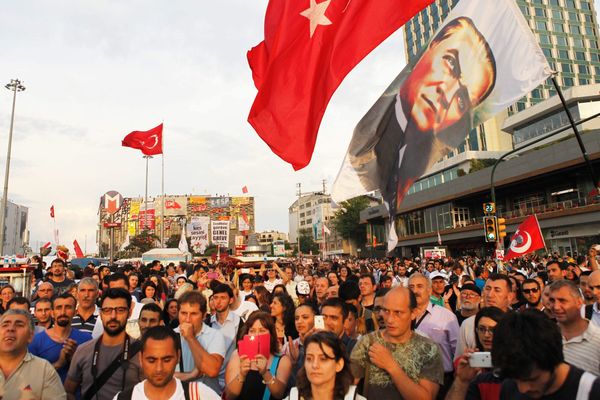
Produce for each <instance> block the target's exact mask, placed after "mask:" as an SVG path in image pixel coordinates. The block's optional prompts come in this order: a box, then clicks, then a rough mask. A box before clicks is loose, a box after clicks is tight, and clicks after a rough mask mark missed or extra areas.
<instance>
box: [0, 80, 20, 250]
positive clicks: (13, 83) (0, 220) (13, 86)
mask: <svg viewBox="0 0 600 400" xmlns="http://www.w3.org/2000/svg"><path fill="white" fill-rule="evenodd" d="M5 88H7V89H8V90H12V92H13V103H12V114H11V116H10V130H9V132H8V149H7V151H6V169H5V171H4V192H3V194H2V210H0V256H1V255H4V239H5V238H4V232H5V230H6V227H5V224H6V201H7V199H8V175H9V172H10V152H11V149H12V136H13V125H14V122H15V103H16V102H17V92H22V91H23V90H25V86H23V84H22V83H21V81H20V80H18V79H11V80H10V83H7V84H6V86H5Z"/></svg>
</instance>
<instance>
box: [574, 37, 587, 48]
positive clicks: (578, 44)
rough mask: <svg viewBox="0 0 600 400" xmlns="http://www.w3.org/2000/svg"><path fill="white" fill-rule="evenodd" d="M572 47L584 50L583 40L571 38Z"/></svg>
mask: <svg viewBox="0 0 600 400" xmlns="http://www.w3.org/2000/svg"><path fill="white" fill-rule="evenodd" d="M573 46H574V47H579V48H585V46H584V45H583V39H578V38H573Z"/></svg>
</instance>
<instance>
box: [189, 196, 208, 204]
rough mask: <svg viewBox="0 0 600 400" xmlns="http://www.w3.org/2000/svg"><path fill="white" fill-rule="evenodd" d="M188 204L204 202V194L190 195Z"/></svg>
mask: <svg viewBox="0 0 600 400" xmlns="http://www.w3.org/2000/svg"><path fill="white" fill-rule="evenodd" d="M189 204H193V205H198V204H206V197H204V196H191V197H190V199H189Z"/></svg>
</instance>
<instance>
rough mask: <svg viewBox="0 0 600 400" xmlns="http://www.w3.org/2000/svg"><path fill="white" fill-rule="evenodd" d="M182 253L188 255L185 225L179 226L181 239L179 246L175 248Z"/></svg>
mask: <svg viewBox="0 0 600 400" xmlns="http://www.w3.org/2000/svg"><path fill="white" fill-rule="evenodd" d="M177 247H178V248H179V250H181V252H182V253H189V252H190V249H189V247H188V242H187V238H186V237H185V225H182V226H181V237H180V238H179V246H177Z"/></svg>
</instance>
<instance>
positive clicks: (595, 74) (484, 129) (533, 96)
mask: <svg viewBox="0 0 600 400" xmlns="http://www.w3.org/2000/svg"><path fill="white" fill-rule="evenodd" d="M458 2H459V0H435V1H434V2H433V3H432V4H431V5H430V6H428V7H426V8H425V9H423V10H422V11H421V12H419V13H418V14H417V15H415V17H413V18H412V19H411V20H410V21H408V22H407V23H406V24H405V26H404V45H405V52H406V59H407V61H408V62H409V63H410V62H415V61H416V59H417V57H418V55H419V53H420V51H421V49H423V47H425V46H426V45H427V43H428V41H429V39H430V38H431V37H432V36H433V35H434V33H435V32H436V30H437V29H438V28H439V26H440V24H441V23H442V21H443V20H444V19H445V18H446V17H447V15H448V13H449V12H450V10H451V9H452V8H453V7H454V6H455V5H456V4H458ZM516 3H517V5H518V6H519V8H520V9H521V12H522V13H523V15H524V16H525V19H526V20H527V22H528V24H529V27H530V28H531V30H532V32H533V33H534V35H535V37H536V38H537V40H538V43H539V44H540V47H541V48H542V51H543V52H544V54H545V55H546V58H547V59H548V62H549V63H550V66H551V68H552V69H553V70H555V71H557V72H558V75H557V79H558V83H559V85H561V87H562V88H568V87H571V86H578V85H587V84H592V83H599V82H600V49H599V46H598V27H597V26H598V25H597V17H596V11H595V7H594V3H593V0H516ZM524 62H527V60H524ZM555 94H556V90H555V89H554V86H553V84H552V82H551V81H550V80H548V81H547V82H545V83H544V84H543V85H540V86H539V87H538V88H536V89H535V90H533V91H532V92H531V93H529V94H527V95H526V96H525V97H523V98H522V99H521V100H519V101H518V102H517V103H515V104H514V105H512V106H511V107H509V109H508V110H507V114H508V115H511V114H513V113H516V112H518V111H522V110H524V109H525V108H527V107H529V106H531V105H534V104H537V103H539V102H541V101H542V100H545V99H547V98H549V97H551V96H553V95H555ZM559 114H560V113H559ZM555 119H558V120H559V121H554V120H553V121H543V122H540V126H536V127H531V128H528V129H529V131H528V132H518V133H517V135H516V136H515V137H513V143H512V144H513V145H516V144H518V143H520V142H523V141H525V140H527V139H528V138H530V137H531V136H532V135H534V136H535V135H536V134H539V132H538V131H542V132H545V131H547V130H548V129H550V128H551V127H554V126H555V125H556V124H562V123H563V121H562V115H557V116H556V118H555ZM533 131H535V132H533ZM503 134H504V133H503V132H501V131H500V128H499V124H497V125H493V124H492V126H489V125H488V123H485V124H482V125H480V126H478V127H477V128H475V129H473V130H471V132H469V134H468V135H467V138H466V139H465V141H464V142H463V143H462V144H461V145H460V146H459V147H457V148H456V149H454V151H452V152H451V153H449V154H448V155H447V156H446V157H445V158H446V159H451V158H452V157H453V156H455V155H457V154H460V153H463V152H465V151H483V152H485V151H508V150H510V148H498V147H494V146H493V145H492V146H490V144H489V143H488V140H486V137H488V138H489V136H488V135H493V136H495V135H503ZM457 177H458V175H457V174H456V168H454V171H452V170H448V171H447V172H446V171H442V172H438V173H436V174H434V175H432V176H427V175H425V176H424V177H423V178H422V179H420V180H419V181H417V182H416V183H415V184H414V185H413V186H412V187H411V189H410V190H409V194H411V193H415V192H419V191H421V190H425V189H427V188H430V187H432V186H436V185H439V184H442V183H446V182H449V181H450V180H452V179H456V178H457Z"/></svg>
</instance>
